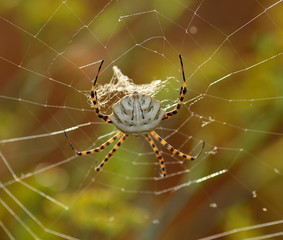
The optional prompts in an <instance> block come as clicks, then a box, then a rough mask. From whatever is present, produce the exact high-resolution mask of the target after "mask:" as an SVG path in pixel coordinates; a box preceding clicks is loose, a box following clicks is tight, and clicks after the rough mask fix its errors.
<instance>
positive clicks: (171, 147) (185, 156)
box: [150, 131, 205, 160]
mask: <svg viewBox="0 0 283 240" xmlns="http://www.w3.org/2000/svg"><path fill="white" fill-rule="evenodd" d="M150 134H151V135H152V136H153V137H154V138H155V139H157V140H158V141H159V142H160V143H161V144H162V145H163V146H164V147H166V148H167V149H168V150H169V151H170V152H172V153H173V154H175V155H177V156H179V157H183V158H185V159H187V160H195V159H197V158H198V157H199V156H200V154H201V153H202V151H203V148H204V145H205V142H203V144H202V147H201V150H200V151H199V153H198V154H197V155H196V156H190V155H187V154H184V153H182V152H180V151H178V150H177V149H175V148H174V147H173V146H171V145H170V144H169V143H168V142H166V141H165V140H164V139H162V138H161V137H160V136H159V135H158V134H157V133H156V132H155V131H151V132H150Z"/></svg>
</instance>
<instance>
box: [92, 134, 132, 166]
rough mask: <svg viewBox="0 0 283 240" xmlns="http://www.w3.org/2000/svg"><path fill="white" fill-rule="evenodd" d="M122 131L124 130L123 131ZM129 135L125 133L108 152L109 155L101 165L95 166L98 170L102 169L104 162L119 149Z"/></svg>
mask: <svg viewBox="0 0 283 240" xmlns="http://www.w3.org/2000/svg"><path fill="white" fill-rule="evenodd" d="M121 133H122V132H121ZM127 137H128V135H127V134H124V135H123V137H122V138H121V139H120V140H119V142H118V143H117V144H116V145H115V146H114V148H113V149H112V150H111V151H110V152H109V153H108V155H107V156H106V157H105V158H104V160H103V161H102V162H101V163H100V165H99V166H97V167H96V168H95V170H96V171H100V169H101V168H102V167H103V166H104V164H105V163H106V162H107V161H108V160H109V158H110V157H111V156H112V155H113V154H114V153H115V152H116V151H117V149H118V148H119V147H120V146H121V144H122V143H123V142H124V141H125V139H126V138H127Z"/></svg>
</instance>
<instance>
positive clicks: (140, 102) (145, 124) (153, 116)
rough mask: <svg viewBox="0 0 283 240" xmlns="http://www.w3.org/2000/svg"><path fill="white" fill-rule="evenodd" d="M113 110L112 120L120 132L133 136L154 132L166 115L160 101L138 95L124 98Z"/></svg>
mask: <svg viewBox="0 0 283 240" xmlns="http://www.w3.org/2000/svg"><path fill="white" fill-rule="evenodd" d="M112 109H113V113H112V114H111V115H110V116H109V118H110V120H111V121H112V122H113V123H114V125H115V126H116V127H117V128H118V129H119V130H121V131H122V132H124V133H126V134H131V135H141V134H146V133H148V132H150V131H152V130H153V129H155V128H156V127H157V126H158V124H159V123H160V121H161V120H162V117H163V116H164V114H165V111H164V110H163V109H161V105H160V102H159V101H158V100H155V99H154V98H152V97H150V96H148V95H143V94H138V93H133V94H132V95H129V96H125V97H123V98H122V99H121V100H119V101H118V102H117V103H115V104H114V105H113V106H112Z"/></svg>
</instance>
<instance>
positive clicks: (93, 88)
mask: <svg viewBox="0 0 283 240" xmlns="http://www.w3.org/2000/svg"><path fill="white" fill-rule="evenodd" d="M103 62H104V60H102V61H101V63H100V66H99V68H98V71H97V74H96V77H95V80H94V82H93V85H92V88H91V91H90V96H91V100H92V102H93V105H94V108H95V112H96V114H97V116H98V117H99V118H101V119H103V120H104V121H105V122H107V123H112V121H111V120H110V119H109V116H107V115H103V114H101V113H100V110H99V107H98V105H97V104H98V101H97V93H96V91H95V85H96V81H97V79H98V75H99V73H100V70H101V67H102V64H103Z"/></svg>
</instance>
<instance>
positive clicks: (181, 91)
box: [162, 54, 187, 120]
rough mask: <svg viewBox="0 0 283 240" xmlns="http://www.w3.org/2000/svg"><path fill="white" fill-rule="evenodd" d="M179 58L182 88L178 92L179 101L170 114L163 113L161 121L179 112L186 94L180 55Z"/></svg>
mask: <svg viewBox="0 0 283 240" xmlns="http://www.w3.org/2000/svg"><path fill="white" fill-rule="evenodd" d="M179 58H180V63H181V68H182V75H183V81H184V83H183V86H182V87H181V90H180V95H179V101H178V103H177V106H176V107H175V108H174V110H173V111H171V112H168V113H165V114H164V116H163V118H162V120H164V119H168V118H170V117H172V116H173V115H175V114H177V113H178V111H179V110H180V108H181V105H182V102H183V100H184V97H185V95H186V93H187V83H186V78H185V72H184V66H183V60H182V56H181V54H179Z"/></svg>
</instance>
